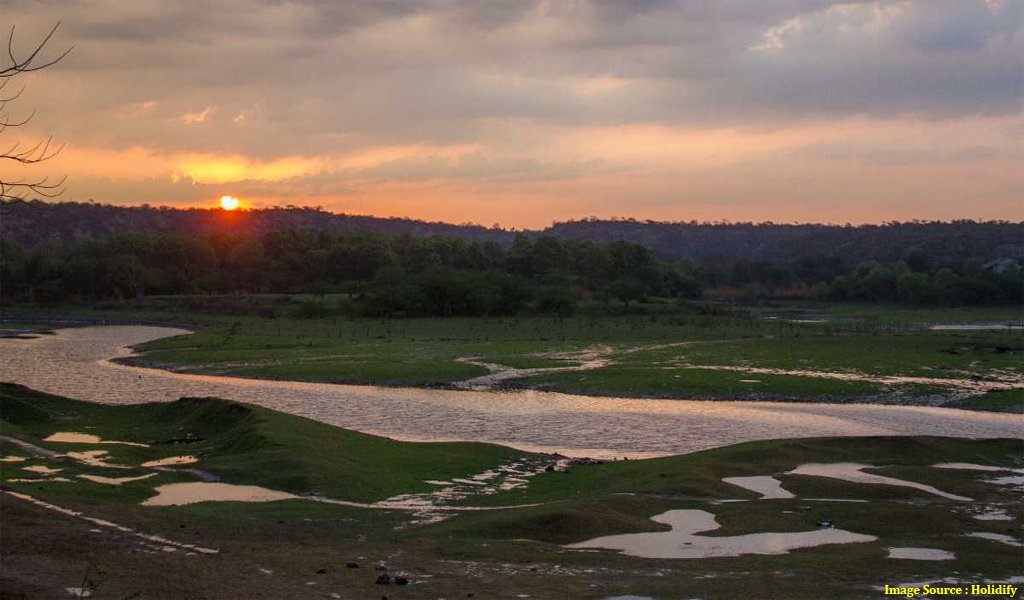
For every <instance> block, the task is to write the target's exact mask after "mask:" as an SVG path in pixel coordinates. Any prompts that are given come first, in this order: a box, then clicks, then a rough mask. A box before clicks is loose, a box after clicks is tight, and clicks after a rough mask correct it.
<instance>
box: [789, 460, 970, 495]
mask: <svg viewBox="0 0 1024 600" xmlns="http://www.w3.org/2000/svg"><path fill="white" fill-rule="evenodd" d="M877 468H878V467H876V466H873V465H862V464H859V463H808V464H805V465H800V466H799V467H797V468H795V469H793V470H792V471H789V473H788V474H789V475H811V476H814V477H828V478H830V479H840V480H843V481H852V482H854V483H866V484H869V485H893V486H899V487H909V488H914V489H916V490H921V491H922V492H928V493H929V494H934V495H936V496H941V497H943V498H947V499H949V500H959V501H962V502H970V501H971V500H972V498H968V497H966V496H957V495H956V494H950V493H947V492H943V491H942V490H940V489H937V488H934V487H932V486H930V485H925V484H923V483H917V482H914V481H907V480H905V479H896V478H895V477H886V476H884V475H875V474H872V473H865V472H864V471H863V469H877Z"/></svg>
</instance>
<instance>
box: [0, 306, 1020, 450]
mask: <svg viewBox="0 0 1024 600" xmlns="http://www.w3.org/2000/svg"><path fill="white" fill-rule="evenodd" d="M183 333H187V332H186V331H184V330H180V329H172V328H166V327H141V326H111V327H106V326H103V327H82V328H72V329H60V330H57V332H56V334H55V335H47V336H41V337H38V338H35V339H0V381H8V382H13V383H20V384H22V385H26V386H29V387H31V388H34V389H37V390H40V391H43V392H48V393H52V394H57V395H61V396H67V397H70V398H77V399H81V400H91V401H96V402H104V403H110V404H133V403H140V402H166V401H170V400H175V399H177V398H180V397H182V396H216V397H220V398H226V399H231V400H238V401H241V402H248V403H251V404H256V405H259V406H265V407H267V408H272V409H274V410H279V411H283V412H287V413H291V414H295V415H300V416H303V417H308V418H310V419H315V420H317V421H322V422H324V423H329V424H331V425H337V426H340V427H346V428H349V429H355V430H358V431H363V432H367V433H374V434H378V435H385V436H388V437H392V438H395V439H401V440H418V441H451V440H467V441H479V442H493V443H497V444H505V445H508V446H513V447H516V448H521V449H524V450H535V451H545V452H559V453H562V454H565V455H569V456H591V457H595V458H611V457H623V456H628V457H630V458H643V457H650V456H658V455H665V454H679V453H685V452H693V451H695V450H702V449H705V448H712V447H717V446H725V445H729V444H735V443H739V442H746V441H751V440H763V439H774V438H796V437H813V436H862V435H944V436H957V437H970V438H992V437H1014V438H1022V437H1024V415H1011V414H996V413H985V412H974V411H965V410H957V409H949V408H933V407H917V406H881V405H871V404H824V403H786V402H709V401H692V400H659V399H636V398H599V397H590V396H577V395H571V394H560V393H553V392H538V391H532V390H521V391H471V390H440V389H419V388H381V387H373V386H354V385H335V384H323V383H303V382H287V381H268V380H255V379H243V378H239V377H222V376H208V375H188V374H179V373H171V372H168V371H163V370H160V369H146V368H138V367H129V366H124V365H119V364H116V363H114V362H111V361H110V359H112V358H117V357H123V356H127V355H129V354H130V353H131V351H130V350H129V349H128V348H127V347H128V346H131V345H135V344H140V343H143V342H146V341H150V340H154V339H158V338H161V337H166V336H171V335H180V334H183Z"/></svg>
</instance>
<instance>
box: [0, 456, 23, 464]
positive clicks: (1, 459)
mask: <svg viewBox="0 0 1024 600" xmlns="http://www.w3.org/2000/svg"><path fill="white" fill-rule="evenodd" d="M26 460H28V459H26V458H25V457H24V456H3V457H0V463H18V462H25V461H26Z"/></svg>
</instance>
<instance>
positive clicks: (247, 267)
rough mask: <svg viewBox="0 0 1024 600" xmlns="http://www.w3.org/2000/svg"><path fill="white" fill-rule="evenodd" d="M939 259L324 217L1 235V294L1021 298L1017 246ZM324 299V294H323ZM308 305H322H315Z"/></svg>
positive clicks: (369, 312) (26, 297)
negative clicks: (297, 226)
mask: <svg viewBox="0 0 1024 600" xmlns="http://www.w3.org/2000/svg"><path fill="white" fill-rule="evenodd" d="M994 262H995V263H996V264H991V263H990V264H989V265H988V266H986V265H985V264H983V263H982V262H981V261H980V260H977V259H970V260H966V261H962V262H948V261H947V262H936V261H935V260H934V259H933V258H932V257H930V256H929V255H927V254H926V253H924V252H921V251H914V252H911V253H909V254H907V255H906V256H904V257H903V258H902V259H901V260H899V261H896V262H894V263H892V264H888V265H885V264H881V263H878V262H875V261H865V262H861V263H860V264H858V265H856V266H853V267H850V266H847V264H846V262H845V261H844V260H843V259H841V258H840V257H837V256H835V255H817V256H809V257H805V258H801V259H799V260H795V261H789V262H782V261H764V260H747V259H740V260H721V259H716V260H711V259H706V260H699V261H698V260H693V259H685V260H675V261H673V260H665V259H663V258H659V257H658V256H657V255H656V254H655V253H654V252H652V251H651V250H649V249H648V248H646V247H644V246H642V245H639V244H634V243H629V242H622V241H617V242H610V243H597V242H591V241H586V240H566V239H563V238H558V237H546V236H544V237H535V238H531V237H529V236H527V235H525V234H518V235H516V236H515V238H514V240H513V242H512V244H511V245H502V244H499V243H497V242H493V241H466V240H462V239H457V238H450V237H441V236H433V237H426V238H424V237H416V236H414V235H411V234H389V233H380V232H367V231H363V232H355V233H338V232H333V231H324V230H293V231H272V232H268V233H264V234H258V235H257V234H249V233H238V232H220V233H211V234H204V235H181V234H166V235H153V236H145V235H121V236H114V237H108V238H103V239H80V240H77V241H63V240H61V239H56V240H52V241H49V242H46V243H43V244H37V245H35V246H31V247H22V246H21V245H19V244H18V243H16V242H13V241H0V295H2V297H3V299H4V300H5V301H26V302H52V303H58V302H76V303H82V302H97V301H125V300H131V299H138V298H142V297H149V296H163V295H225V294H235V295H238V294H266V293H274V294H314V295H324V294H328V293H342V294H346V297H347V298H348V300H347V302H346V306H347V309H348V310H351V311H353V312H354V313H356V314H360V315H366V316H384V317H389V316H455V315H512V314H520V313H540V314H561V315H566V314H569V313H572V312H573V311H574V310H576V308H577V307H578V306H579V305H580V302H581V301H589V302H592V303H599V304H600V303H602V302H603V303H605V304H606V305H609V306H612V305H614V307H616V308H618V309H622V310H630V309H631V308H632V307H635V306H637V305H638V304H640V303H642V302H644V301H645V300H648V299H650V298H667V299H681V300H689V299H695V298H699V297H701V296H705V297H707V296H710V297H712V298H717V297H721V298H726V299H736V300H740V301H744V302H758V301H770V300H775V299H787V298H789V299H815V300H829V301H859V302H877V303H902V304H918V305H943V306H974V305H994V304H1022V303H1024V274H1022V272H1021V268H1020V262H1019V261H1017V260H1014V259H1004V260H1002V261H994ZM321 304H322V303H321ZM307 308H308V310H307V311H306V316H315V315H316V313H317V311H318V310H321V309H320V308H318V307H317V306H316V305H315V304H310V305H309V306H308V307H307Z"/></svg>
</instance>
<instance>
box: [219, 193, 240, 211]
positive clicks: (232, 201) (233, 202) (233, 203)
mask: <svg viewBox="0 0 1024 600" xmlns="http://www.w3.org/2000/svg"><path fill="white" fill-rule="evenodd" d="M220 207H221V208H223V209H224V210H235V209H236V208H238V198H235V197H234V196H221V197H220Z"/></svg>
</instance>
